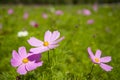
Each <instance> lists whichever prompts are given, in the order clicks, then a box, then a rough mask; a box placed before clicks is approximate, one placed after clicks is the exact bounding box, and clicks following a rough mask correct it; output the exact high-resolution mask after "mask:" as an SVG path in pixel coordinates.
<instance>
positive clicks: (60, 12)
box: [55, 10, 63, 15]
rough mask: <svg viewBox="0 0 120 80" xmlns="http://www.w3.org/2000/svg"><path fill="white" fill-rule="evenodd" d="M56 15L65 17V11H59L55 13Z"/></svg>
mask: <svg viewBox="0 0 120 80" xmlns="http://www.w3.org/2000/svg"><path fill="white" fill-rule="evenodd" d="M55 14H56V15H63V11H62V10H57V11H56V12H55Z"/></svg>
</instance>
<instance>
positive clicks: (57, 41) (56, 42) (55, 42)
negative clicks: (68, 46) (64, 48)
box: [51, 36, 65, 44]
mask: <svg viewBox="0 0 120 80" xmlns="http://www.w3.org/2000/svg"><path fill="white" fill-rule="evenodd" d="M64 38H65V37H64V36H63V37H61V38H60V39H58V40H56V41H54V42H51V44H58V43H59V42H60V41H62V40H63V39H64Z"/></svg>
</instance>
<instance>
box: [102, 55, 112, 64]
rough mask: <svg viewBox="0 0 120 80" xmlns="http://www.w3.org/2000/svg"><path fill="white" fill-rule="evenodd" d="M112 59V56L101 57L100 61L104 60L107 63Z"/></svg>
mask: <svg viewBox="0 0 120 80" xmlns="http://www.w3.org/2000/svg"><path fill="white" fill-rule="evenodd" d="M110 61H111V57H110V56H107V57H102V58H100V62H103V63H107V62H110Z"/></svg>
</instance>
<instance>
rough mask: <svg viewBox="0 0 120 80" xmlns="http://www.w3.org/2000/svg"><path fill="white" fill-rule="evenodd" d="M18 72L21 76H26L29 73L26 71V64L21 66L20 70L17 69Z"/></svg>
mask: <svg viewBox="0 0 120 80" xmlns="http://www.w3.org/2000/svg"><path fill="white" fill-rule="evenodd" d="M17 72H18V73H19V74H21V75H24V74H26V73H27V71H26V69H25V64H22V65H20V66H19V67H18V69H17Z"/></svg>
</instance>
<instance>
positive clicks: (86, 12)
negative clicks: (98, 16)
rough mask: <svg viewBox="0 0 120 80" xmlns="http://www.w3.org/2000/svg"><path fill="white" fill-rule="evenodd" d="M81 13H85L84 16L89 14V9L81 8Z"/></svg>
mask: <svg viewBox="0 0 120 80" xmlns="http://www.w3.org/2000/svg"><path fill="white" fill-rule="evenodd" d="M82 13H83V14H84V15H86V16H89V15H91V12H90V10H88V9H83V11H82Z"/></svg>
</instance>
